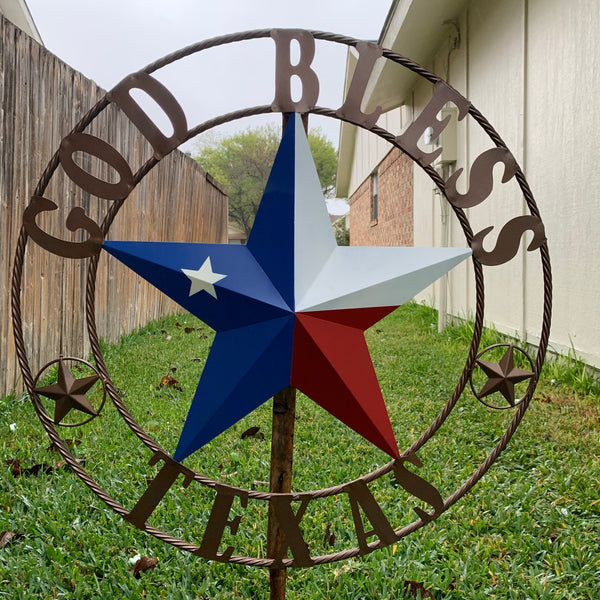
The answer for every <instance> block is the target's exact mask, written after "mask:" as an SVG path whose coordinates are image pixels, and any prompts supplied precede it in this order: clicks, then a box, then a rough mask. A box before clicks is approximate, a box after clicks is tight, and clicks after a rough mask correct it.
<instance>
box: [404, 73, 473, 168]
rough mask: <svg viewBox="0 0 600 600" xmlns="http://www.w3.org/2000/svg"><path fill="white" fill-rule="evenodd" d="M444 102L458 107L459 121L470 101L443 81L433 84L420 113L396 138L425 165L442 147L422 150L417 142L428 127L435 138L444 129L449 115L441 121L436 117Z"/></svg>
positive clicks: (435, 156) (462, 117)
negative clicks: (428, 97) (433, 87)
mask: <svg viewBox="0 0 600 600" xmlns="http://www.w3.org/2000/svg"><path fill="white" fill-rule="evenodd" d="M446 102H452V103H454V104H456V106H457V107H458V120H459V121H461V120H462V119H464V118H465V116H466V115H467V113H468V112H469V107H470V106H471V103H470V102H469V101H468V100H466V99H465V98H463V97H462V96H461V95H460V94H459V93H458V92H457V91H456V90H454V89H453V88H451V87H450V86H449V85H448V84H447V83H446V82H445V81H438V82H437V83H436V84H435V90H434V92H433V97H432V98H431V100H430V101H429V103H428V104H427V106H426V107H425V108H424V109H423V111H422V112H421V114H420V115H419V116H418V117H417V118H416V119H415V120H414V121H413V122H412V123H411V124H410V125H409V126H408V128H407V129H406V131H405V132H404V133H403V134H402V135H399V136H398V137H397V138H396V143H397V144H400V146H401V147H402V148H403V150H405V151H406V152H407V153H408V154H409V155H410V156H412V158H413V159H414V160H416V161H418V162H419V164H421V165H422V166H424V167H426V166H427V165H429V164H431V163H432V162H433V161H434V160H435V159H436V158H437V157H438V156H439V155H440V154H441V153H442V148H438V149H437V150H434V151H433V152H423V150H421V149H420V148H419V147H418V145H417V144H418V142H419V140H420V139H421V137H422V136H423V133H425V130H426V129H427V128H428V127H431V128H432V129H433V133H432V137H433V138H436V137H438V136H439V135H440V133H442V131H444V129H445V128H446V125H448V121H449V120H450V119H451V116H450V115H448V116H447V117H446V118H445V119H444V120H443V121H440V120H439V119H438V118H437V114H438V113H439V112H440V110H442V108H444V105H445V104H446Z"/></svg>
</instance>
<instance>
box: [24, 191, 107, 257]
mask: <svg viewBox="0 0 600 600" xmlns="http://www.w3.org/2000/svg"><path fill="white" fill-rule="evenodd" d="M57 208H58V206H57V205H56V204H54V202H52V200H48V198H44V197H43V196H32V197H31V202H30V203H29V206H28V207H27V208H26V209H25V211H24V212H23V227H25V231H26V232H27V234H28V235H29V237H31V239H32V240H33V241H34V242H36V244H39V245H40V246H41V247H42V248H44V249H46V250H48V251H50V252H52V253H53V254H58V255H59V256H65V257H66V258H85V257H86V256H93V255H94V254H98V252H100V250H101V249H102V242H103V240H104V236H103V235H102V230H101V229H100V227H99V226H98V224H97V223H96V222H95V221H93V220H92V219H90V218H89V217H88V216H86V214H85V212H84V211H83V208H80V207H76V208H74V209H72V210H71V212H70V213H69V215H68V217H67V221H66V226H67V229H69V231H77V230H78V229H84V230H85V231H87V232H88V233H89V234H90V237H89V238H88V239H87V240H86V241H85V242H67V241H65V240H61V239H58V238H55V237H53V236H51V235H50V234H48V233H46V232H45V231H42V230H41V229H40V228H39V227H38V224H37V223H36V222H35V218H36V217H37V215H39V214H40V213H42V212H47V211H50V210H56V209H57Z"/></svg>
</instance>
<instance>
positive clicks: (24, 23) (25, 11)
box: [0, 0, 44, 45]
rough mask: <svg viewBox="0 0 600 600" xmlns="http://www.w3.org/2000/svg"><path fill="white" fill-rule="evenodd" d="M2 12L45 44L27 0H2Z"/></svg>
mask: <svg viewBox="0 0 600 600" xmlns="http://www.w3.org/2000/svg"><path fill="white" fill-rule="evenodd" d="M0 14H2V15H4V16H5V17H6V18H7V19H8V20H9V21H11V22H12V23H14V24H15V25H16V26H17V27H18V28H19V29H22V30H23V31H24V32H25V33H26V34H27V35H28V36H29V37H32V38H33V39H34V40H35V41H36V42H37V43H38V44H42V45H43V44H44V42H42V38H41V36H40V32H39V31H38V30H37V27H36V26H35V23H34V22H33V18H32V17H31V13H30V12H29V8H28V6H27V3H26V2H25V0H0Z"/></svg>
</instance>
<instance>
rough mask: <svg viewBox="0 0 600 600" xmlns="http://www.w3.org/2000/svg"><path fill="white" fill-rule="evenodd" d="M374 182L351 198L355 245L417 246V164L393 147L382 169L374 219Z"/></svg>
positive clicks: (353, 244) (361, 187)
mask: <svg viewBox="0 0 600 600" xmlns="http://www.w3.org/2000/svg"><path fill="white" fill-rule="evenodd" d="M371 193H372V179H371V177H368V178H367V179H366V180H365V181H364V182H363V183H362V185H361V186H360V187H359V188H358V190H356V192H355V193H354V194H352V196H351V197H350V245H351V246H412V245H413V164H412V160H411V159H410V158H409V157H408V156H406V155H404V154H403V153H402V152H400V150H398V148H393V149H392V150H391V151H390V152H389V153H388V155H387V156H386V157H385V158H384V159H383V160H382V161H381V163H380V164H379V168H378V215H377V219H376V220H375V221H372V220H371Z"/></svg>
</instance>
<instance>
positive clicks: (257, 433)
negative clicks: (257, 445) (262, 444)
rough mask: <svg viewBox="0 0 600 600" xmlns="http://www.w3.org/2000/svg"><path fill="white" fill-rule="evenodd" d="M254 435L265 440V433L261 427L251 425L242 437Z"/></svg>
mask: <svg viewBox="0 0 600 600" xmlns="http://www.w3.org/2000/svg"><path fill="white" fill-rule="evenodd" d="M247 437H254V438H256V439H258V440H264V439H265V434H264V433H263V432H262V431H261V430H260V427H249V428H248V429H246V431H244V433H242V435H241V438H242V439H244V438H247Z"/></svg>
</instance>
